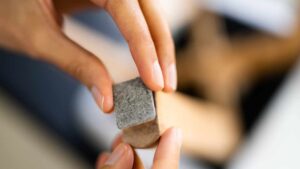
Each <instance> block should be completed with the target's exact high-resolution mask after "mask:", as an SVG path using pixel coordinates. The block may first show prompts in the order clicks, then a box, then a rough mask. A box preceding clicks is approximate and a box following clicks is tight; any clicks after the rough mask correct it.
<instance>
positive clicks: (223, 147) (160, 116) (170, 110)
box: [124, 92, 241, 163]
mask: <svg viewBox="0 0 300 169" xmlns="http://www.w3.org/2000/svg"><path fill="white" fill-rule="evenodd" d="M155 98H156V108H157V122H156V123H152V126H144V127H145V128H147V127H150V128H151V127H153V126H157V127H156V131H154V132H159V133H160V134H162V133H163V132H164V131H165V130H166V129H168V128H169V127H178V128H181V129H182V130H183V137H184V140H183V151H184V152H185V153H187V154H190V155H193V156H196V157H200V158H203V159H206V160H209V161H212V162H215V163H222V162H224V161H225V160H226V159H228V158H229V157H230V155H231V153H232V152H233V151H234V150H235V148H236V147H237V145H238V143H239V140H240V137H241V127H240V125H239V118H238V115H237V113H236V112H235V111H233V110H230V109H226V108H224V107H220V106H217V105H214V104H211V103H205V102H202V101H200V100H197V99H194V98H191V97H189V96H187V95H184V94H180V93H172V94H166V93H163V92H158V93H156V95H155ZM145 130H146V129H145ZM152 131H153V130H152ZM126 134H127V133H126V132H125V133H124V135H125V137H127V136H126ZM148 134H149V133H148ZM150 134H151V133H150ZM134 135H135V133H134V132H133V133H131V136H130V137H131V138H132V139H136V140H139V139H142V140H143V138H141V137H143V136H142V135H139V134H138V133H137V135H136V136H139V137H135V136H134Z"/></svg>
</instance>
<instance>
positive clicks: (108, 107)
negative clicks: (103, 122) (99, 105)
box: [102, 95, 114, 114]
mask: <svg viewBox="0 0 300 169" xmlns="http://www.w3.org/2000/svg"><path fill="white" fill-rule="evenodd" d="M102 110H103V112H104V113H108V114H110V113H111V112H112V111H113V110H114V101H113V96H112V95H107V96H105V97H104V103H103V109H102Z"/></svg>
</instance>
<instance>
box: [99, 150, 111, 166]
mask: <svg viewBox="0 0 300 169" xmlns="http://www.w3.org/2000/svg"><path fill="white" fill-rule="evenodd" d="M109 156H110V153H108V152H104V153H101V155H99V156H98V159H97V161H96V168H101V167H102V166H103V165H104V164H105V162H106V161H107V159H108V158H109Z"/></svg>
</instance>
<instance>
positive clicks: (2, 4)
mask: <svg viewBox="0 0 300 169" xmlns="http://www.w3.org/2000/svg"><path fill="white" fill-rule="evenodd" d="M90 7H93V8H94V7H97V8H102V9H103V10H105V11H106V12H108V13H109V14H110V15H111V16H112V18H113V20H114V21H115V23H116V24H117V26H118V27H119V29H120V31H121V33H122V34H123V36H124V38H125V39H126V41H127V43H128V46H129V48H130V51H131V54H132V56H133V59H134V61H135V63H136V66H137V68H138V71H139V74H140V76H141V78H142V79H143V81H144V83H145V84H146V85H147V86H148V87H149V88H150V89H152V90H153V91H159V90H162V89H163V90H164V91H166V92H171V91H173V90H175V89H176V84H177V78H176V77H177V75H176V66H175V54H174V44H173V40H172V36H171V33H170V30H169V28H168V26H167V23H166V21H165V19H164V17H163V13H162V11H161V10H160V8H159V0H139V1H138V0H73V1H69V0H26V1H24V0H0V46H2V47H4V48H7V49H11V50H14V51H18V52H22V53H26V54H28V55H29V56H30V57H31V58H33V59H38V60H42V61H45V62H48V63H51V64H53V65H55V66H57V67H58V68H60V69H62V70H63V71H65V72H67V73H69V74H70V75H71V76H73V77H74V78H76V79H78V80H80V81H81V82H82V83H83V84H85V85H86V86H87V87H88V88H89V89H90V90H91V92H92V94H93V96H94V98H95V100H96V102H97V104H98V105H99V107H100V108H101V109H102V110H103V111H104V112H110V111H112V110H113V97H112V83H113V82H112V80H111V78H110V76H109V74H108V72H107V70H106V68H105V65H103V63H102V62H101V60H99V59H98V58H97V57H96V56H94V55H93V54H92V53H90V52H89V51H87V50H85V49H84V48H82V47H81V46H80V45H78V44H76V43H75V42H73V41H72V40H71V39H69V38H68V37H67V36H66V35H65V34H64V33H63V32H62V29H61V28H62V25H63V18H62V14H63V13H69V12H73V11H75V10H82V9H86V8H90Z"/></svg>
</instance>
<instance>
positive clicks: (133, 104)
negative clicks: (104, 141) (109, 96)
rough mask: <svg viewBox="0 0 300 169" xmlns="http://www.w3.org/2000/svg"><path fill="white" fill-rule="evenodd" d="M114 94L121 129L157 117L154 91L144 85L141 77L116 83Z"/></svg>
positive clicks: (118, 124)
mask: <svg viewBox="0 0 300 169" xmlns="http://www.w3.org/2000/svg"><path fill="white" fill-rule="evenodd" d="M113 94H114V106H115V113H116V117H117V126H118V128H119V129H124V128H129V127H132V126H136V125H139V124H143V123H145V122H149V121H151V120H154V119H155V117H156V112H155V106H154V99H153V92H152V91H151V90H150V89H148V88H147V87H146V86H145V85H144V83H143V82H142V80H141V79H140V78H136V79H133V80H129V81H126V82H123V83H119V84H116V85H114V87H113Z"/></svg>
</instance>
